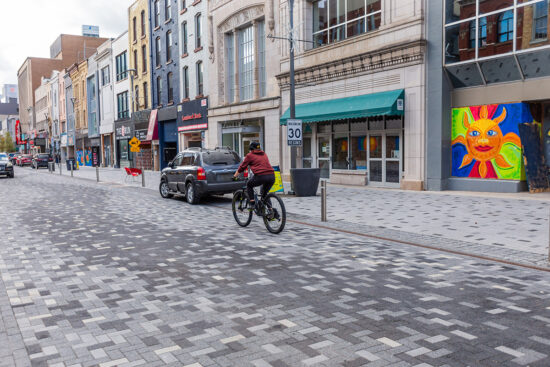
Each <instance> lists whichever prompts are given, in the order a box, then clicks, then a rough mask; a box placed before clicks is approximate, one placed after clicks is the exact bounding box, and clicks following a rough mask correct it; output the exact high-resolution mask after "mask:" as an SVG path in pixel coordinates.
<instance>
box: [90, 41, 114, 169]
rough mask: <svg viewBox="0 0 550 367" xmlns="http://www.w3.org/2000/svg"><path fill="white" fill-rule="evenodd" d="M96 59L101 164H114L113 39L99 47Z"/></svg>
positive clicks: (107, 165)
mask: <svg viewBox="0 0 550 367" xmlns="http://www.w3.org/2000/svg"><path fill="white" fill-rule="evenodd" d="M93 58H94V60H95V62H96V63H97V73H98V79H99V80H98V90H99V96H98V101H99V134H100V146H101V165H102V166H103V167H112V166H113V165H114V161H115V160H114V145H115V144H114V142H115V136H114V123H115V109H114V103H115V99H114V88H113V75H114V74H113V54H112V41H111V40H108V41H106V42H105V43H103V44H102V45H101V46H99V47H98V49H97V52H96V54H95V55H94V57H93Z"/></svg>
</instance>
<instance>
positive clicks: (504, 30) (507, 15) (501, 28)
mask: <svg viewBox="0 0 550 367" xmlns="http://www.w3.org/2000/svg"><path fill="white" fill-rule="evenodd" d="M513 38H514V12H513V11H512V10H508V11H505V12H504V13H502V14H500V15H499V16H498V38H497V39H498V42H507V41H511V40H512V39H513Z"/></svg>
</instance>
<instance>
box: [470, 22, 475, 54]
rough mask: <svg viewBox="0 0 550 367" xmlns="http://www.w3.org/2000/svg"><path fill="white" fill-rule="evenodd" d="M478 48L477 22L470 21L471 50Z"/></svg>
mask: <svg viewBox="0 0 550 367" xmlns="http://www.w3.org/2000/svg"><path fill="white" fill-rule="evenodd" d="M475 47H476V21H475V20H471V21H470V48H475Z"/></svg>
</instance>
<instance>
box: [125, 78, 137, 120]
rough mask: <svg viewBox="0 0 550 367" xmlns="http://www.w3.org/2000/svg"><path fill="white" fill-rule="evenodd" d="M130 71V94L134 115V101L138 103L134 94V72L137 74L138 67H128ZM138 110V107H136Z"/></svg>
mask: <svg viewBox="0 0 550 367" xmlns="http://www.w3.org/2000/svg"><path fill="white" fill-rule="evenodd" d="M126 71H128V72H130V88H131V90H130V95H131V96H132V116H133V115H134V103H136V101H135V96H134V74H135V75H137V73H138V72H137V70H136V69H128V70H126ZM136 110H137V108H136Z"/></svg>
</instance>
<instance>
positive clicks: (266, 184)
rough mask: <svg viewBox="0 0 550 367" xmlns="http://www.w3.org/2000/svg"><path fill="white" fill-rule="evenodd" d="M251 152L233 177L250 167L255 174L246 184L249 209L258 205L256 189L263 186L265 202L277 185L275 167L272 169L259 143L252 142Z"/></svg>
mask: <svg viewBox="0 0 550 367" xmlns="http://www.w3.org/2000/svg"><path fill="white" fill-rule="evenodd" d="M249 150H250V153H248V154H247V155H246V157H245V158H244V160H243V162H242V163H241V165H240V166H239V169H238V170H237V172H235V174H234V175H233V176H234V177H237V176H238V175H239V174H240V173H241V172H243V171H244V170H246V169H247V168H248V167H250V169H251V170H252V173H254V177H252V179H250V180H248V182H247V184H246V187H247V192H248V199H249V200H250V207H249V208H250V209H253V208H254V207H255V204H256V203H255V202H254V187H256V186H262V198H261V200H264V199H265V197H266V196H267V194H268V193H269V190H271V187H272V186H273V184H274V183H275V171H274V170H273V167H271V163H269V159H268V158H267V154H265V152H264V151H263V150H261V149H260V143H258V142H257V141H253V142H251V143H250V147H249Z"/></svg>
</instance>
